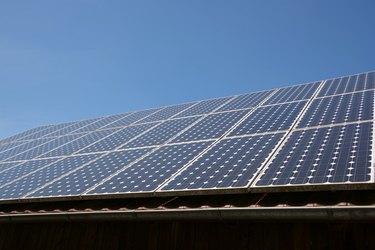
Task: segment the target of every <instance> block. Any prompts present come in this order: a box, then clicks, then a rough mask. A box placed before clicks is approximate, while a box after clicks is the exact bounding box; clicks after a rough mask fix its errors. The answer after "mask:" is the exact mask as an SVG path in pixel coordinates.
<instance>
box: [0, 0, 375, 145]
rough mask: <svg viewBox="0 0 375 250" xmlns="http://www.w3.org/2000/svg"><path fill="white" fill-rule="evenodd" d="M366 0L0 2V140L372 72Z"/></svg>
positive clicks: (372, 6)
mask: <svg viewBox="0 0 375 250" xmlns="http://www.w3.org/2000/svg"><path fill="white" fill-rule="evenodd" d="M374 10H375V1H373V0H368V1H364V0H353V1H339V0H337V1H327V0H320V1H317V0H310V1H300V0H294V1H291V0H290V1H287V0H282V1H280V0H274V1H266V0H258V1H255V0H251V1H250V0H226V1H219V0H188V1H187V0H183V1H182V0H169V1H164V0H157V1H156V0H131V1H130V0H119V1H95V0H63V1H55V0H46V1H38V0H34V1H26V0H25V1H19V0H12V1H5V0H2V1H1V0H0V86H1V89H0V95H1V98H0V107H1V112H0V138H3V137H7V136H10V135H12V134H15V133H17V132H20V131H23V130H26V129H29V128H32V127H35V126H39V125H43V124H51V123H60V122H65V121H71V120H81V119H87V118H93V117H99V116H103V115H109V114H116V113H124V112H127V111H133V110H141V109H146V108H151V107H158V106H164V105H170V104H177V103H182V102H189V101H194V100H201V99H206V98H213V97H220V96H228V95H233V94H239V93H247V92H252V91H257V90H263V89H270V88H275V87H280V86H286V85H291V84H297V83H303V82H308V81H312V80H319V79H325V78H329V77H334V76H340V75H347V74H352V73H357V72H363V71H369V70H373V69H375V57H374V56H375V49H374V45H375V32H374V27H375V26H374V25H375V21H374Z"/></svg>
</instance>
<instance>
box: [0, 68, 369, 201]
mask: <svg viewBox="0 0 375 250" xmlns="http://www.w3.org/2000/svg"><path fill="white" fill-rule="evenodd" d="M374 91H375V73H374V72H368V73H362V74H358V75H353V76H348V77H340V78H336V79H331V80H326V81H317V82H313V83H308V84H302V85H297V86H291V87H286V88H280V89H274V90H269V91H263V92H256V93H250V94H244V95H238V96H231V97H224V98H217V99H211V100H204V101H198V102H193V103H186V104H181V105H174V106H168V107H162V108H156V109H150V110H144V111H138V112H130V113H126V114H119V115H113V116H107V117H102V118H97V119H91V120H85V121H77V122H69V123H63V124H57V125H47V126H41V127H37V128H33V129H30V130H28V131H25V132H23V133H20V134H17V135H15V136H12V137H9V138H6V139H3V140H1V141H0V200H2V202H9V201H12V200H17V201H29V200H35V199H36V200H39V199H41V200H43V199H73V198H80V199H82V198H87V199H91V198H95V197H103V196H104V197H116V196H118V197H125V196H133V197H137V196H168V195H178V194H181V195H186V194H192V195H194V194H206V193H207V194H208V193H237V192H249V191H250V192H251V191H254V192H261V191H264V190H267V191H271V192H272V191H288V190H316V189H335V188H349V189H350V188H353V189H355V188H369V187H371V186H372V185H373V183H374V170H373V168H374V161H373V148H374V140H373V125H374V101H375V98H374V94H375V93H374Z"/></svg>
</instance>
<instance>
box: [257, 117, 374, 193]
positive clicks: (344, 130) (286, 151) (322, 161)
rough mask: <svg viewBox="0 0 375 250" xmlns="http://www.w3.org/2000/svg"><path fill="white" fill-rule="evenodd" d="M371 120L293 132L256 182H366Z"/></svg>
mask: <svg viewBox="0 0 375 250" xmlns="http://www.w3.org/2000/svg"><path fill="white" fill-rule="evenodd" d="M372 140H373V128H372V122H369V123H362V124H351V125H347V126H335V127H326V128H318V129H310V130H302V131H296V132H293V134H292V135H291V137H290V138H289V139H288V141H287V142H286V144H285V145H284V146H283V147H282V149H281V150H280V152H279V153H278V154H277V155H276V157H275V159H273V160H272V162H271V164H270V165H269V166H268V168H267V169H266V170H265V172H264V173H263V175H262V176H261V177H260V179H259V180H258V181H257V183H256V186H258V187H260V186H273V185H274V186H276V185H302V184H332V183H356V182H368V181H370V179H371V173H372V166H371V151H372Z"/></svg>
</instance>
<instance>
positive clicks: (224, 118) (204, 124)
mask: <svg viewBox="0 0 375 250" xmlns="http://www.w3.org/2000/svg"><path fill="white" fill-rule="evenodd" d="M248 112H249V110H240V111H232V112H225V113H218V114H212V115H208V116H207V117H205V118H204V119H202V120H201V121H199V122H198V123H196V124H195V125H193V126H192V127H191V128H189V129H188V130H186V131H185V132H184V133H182V134H181V135H179V136H178V137H177V138H175V139H174V140H173V141H172V143H174V142H186V141H196V140H206V139H213V138H219V137H220V136H222V135H223V134H224V133H225V132H227V131H228V129H229V128H231V127H233V126H234V125H235V124H236V123H237V122H238V121H239V120H240V119H241V118H243V116H244V115H245V114H247V113H248Z"/></svg>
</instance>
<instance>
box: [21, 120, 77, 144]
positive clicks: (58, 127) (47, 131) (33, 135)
mask: <svg viewBox="0 0 375 250" xmlns="http://www.w3.org/2000/svg"><path fill="white" fill-rule="evenodd" d="M74 123H76V122H67V123H62V124H57V125H52V126H49V127H48V128H47V129H43V130H40V131H38V132H36V133H31V134H29V135H27V136H24V137H22V138H20V140H21V139H22V140H35V139H40V138H43V137H45V136H46V135H49V134H51V133H54V132H56V131H59V130H61V129H64V128H65V127H70V126H71V125H72V124H74Z"/></svg>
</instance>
